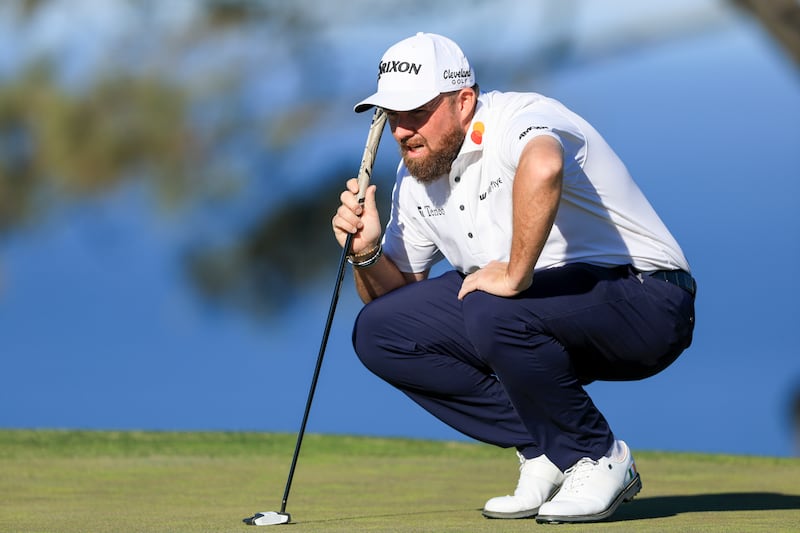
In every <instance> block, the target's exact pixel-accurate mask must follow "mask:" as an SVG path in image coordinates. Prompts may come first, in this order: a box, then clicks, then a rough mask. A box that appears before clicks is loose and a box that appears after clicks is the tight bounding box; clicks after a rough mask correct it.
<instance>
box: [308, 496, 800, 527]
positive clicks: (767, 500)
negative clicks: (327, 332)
mask: <svg viewBox="0 0 800 533" xmlns="http://www.w3.org/2000/svg"><path fill="white" fill-rule="evenodd" d="M792 509H800V496H795V495H787V494H778V493H774V492H724V493H719V494H687V495H676V496H654V497H651V498H636V499H634V500H633V501H631V502H628V503H625V504H624V505H621V506H620V507H619V509H617V512H616V513H614V515H613V516H611V517H610V518H608V519H606V520H603V522H625V521H629V520H647V519H653V518H667V517H670V516H677V515H679V514H686V513H705V512H724V511H779V510H792ZM474 510H475V511H476V512H479V511H480V509H474ZM463 511H464V509H449V510H440V511H420V512H410V513H402V514H383V515H358V516H347V517H337V518H335V519H323V520H309V521H306V522H305V523H307V524H311V523H316V524H318V523H323V522H330V521H341V520H363V519H376V518H378V519H380V518H386V519H389V518H397V517H402V516H409V515H436V514H447V513H457V512H463ZM530 520H531V521H533V518H531V519H530Z"/></svg>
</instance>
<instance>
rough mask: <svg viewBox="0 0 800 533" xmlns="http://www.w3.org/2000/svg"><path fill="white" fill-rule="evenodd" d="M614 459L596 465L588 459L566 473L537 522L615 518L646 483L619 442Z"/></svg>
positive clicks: (627, 451)
mask: <svg viewBox="0 0 800 533" xmlns="http://www.w3.org/2000/svg"><path fill="white" fill-rule="evenodd" d="M614 448H615V453H613V454H612V457H601V458H600V459H599V460H597V461H594V460H592V459H589V458H588V457H584V458H583V459H581V460H580V461H578V462H577V463H575V465H574V466H573V467H572V468H569V469H568V470H567V471H566V472H565V478H564V483H563V484H562V485H561V489H559V491H558V492H557V493H556V495H555V496H553V499H552V500H550V501H549V502H547V503H545V504H544V505H542V506H541V508H540V509H539V515H538V516H537V517H536V521H537V522H541V523H547V522H549V523H559V522H596V521H598V520H603V519H606V518H608V517H609V516H611V515H612V514H614V511H616V510H617V507H619V505H620V504H621V503H622V502H624V501H625V502H627V501H630V500H632V499H633V497H634V496H636V494H638V493H639V491H640V490H641V488H642V480H641V478H640V477H639V474H638V473H637V472H636V465H635V463H634V462H633V456H632V455H631V451H630V449H629V448H628V446H627V445H626V444H625V443H624V442H623V441H616V442H615V446H614Z"/></svg>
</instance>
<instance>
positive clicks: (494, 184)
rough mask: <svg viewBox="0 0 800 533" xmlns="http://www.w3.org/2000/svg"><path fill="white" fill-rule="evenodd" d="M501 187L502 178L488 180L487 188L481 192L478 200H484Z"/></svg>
mask: <svg viewBox="0 0 800 533" xmlns="http://www.w3.org/2000/svg"><path fill="white" fill-rule="evenodd" d="M502 185H503V178H502V177H500V178H497V179H496V180H490V181H489V187H487V188H486V190H485V191H483V192H482V193H481V194H480V195H479V198H480V199H481V200H486V197H487V196H489V195H490V194H492V193H493V192H494V191H496V190H497V189H499V188H500V187H501V186H502Z"/></svg>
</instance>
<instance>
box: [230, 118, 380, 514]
mask: <svg viewBox="0 0 800 533" xmlns="http://www.w3.org/2000/svg"><path fill="white" fill-rule="evenodd" d="M384 124H386V113H385V112H384V111H383V110H382V109H381V108H379V107H376V108H375V114H373V115H372V122H371V124H370V126H369V134H368V135H367V144H366V146H365V147H364V156H363V157H362V158H361V168H360V169H359V171H358V202H359V203H364V195H365V194H366V191H367V186H369V180H370V178H371V176H372V167H373V166H374V164H375V155H376V153H377V152H378V144H380V141H381V134H382V133H383V126H384ZM352 241H353V234H352V233H348V234H347V238H346V239H345V242H344V246H343V247H342V256H341V258H340V259H339V271H338V273H337V275H336V283H335V284H334V288H333V296H332V297H331V304H330V308H329V309H328V319H327V320H326V322H325V329H324V330H323V333H322V343H321V344H320V347H319V354H318V355H317V365H316V367H315V368H314V375H313V376H312V378H311V386H310V388H309V391H308V398H307V400H306V408H305V411H304V412H303V421H302V422H301V423H300V431H298V433H297V442H296V444H295V446H294V454H293V455H292V464H291V466H290V467H289V476H288V478H287V479H286V487H285V488H284V491H283V500H282V501H281V510H280V511H278V512H275V511H267V512H262V513H256V514H254V515H253V516H250V517H247V518H244V519H243V520H242V522H244V523H245V524H248V525H251V526H272V525H276V524H288V523H289V522H290V521H291V520H292V517H291V515H290V514H289V513H287V512H286V502H287V500H288V499H289V491H290V490H291V488H292V479H293V478H294V471H295V468H296V467H297V458H298V457H299V456H300V446H301V445H302V443H303V435H304V434H305V432H306V424H307V423H308V414H309V412H310V411H311V402H312V401H313V399H314V391H315V390H316V388H317V381H318V380H319V372H320V369H321V368H322V359H323V357H324V356H325V347H326V346H327V344H328V336H329V335H330V332H331V324H332V323H333V315H334V312H335V311H336V304H337V302H338V301H339V290H340V289H341V287H342V279H343V278H344V269H345V264H346V262H347V254H348V253H349V252H350V246H351V245H352Z"/></svg>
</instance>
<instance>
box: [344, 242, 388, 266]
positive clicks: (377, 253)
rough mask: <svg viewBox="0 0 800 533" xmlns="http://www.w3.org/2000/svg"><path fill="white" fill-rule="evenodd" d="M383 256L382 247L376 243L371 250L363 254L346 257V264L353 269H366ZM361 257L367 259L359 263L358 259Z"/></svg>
mask: <svg viewBox="0 0 800 533" xmlns="http://www.w3.org/2000/svg"><path fill="white" fill-rule="evenodd" d="M382 255H383V246H382V245H381V243H378V244H377V245H376V246H374V247H373V248H372V249H371V250H369V251H368V252H365V253H360V254H354V255H348V256H347V262H348V263H350V264H351V265H353V266H354V267H355V268H366V267H368V266H372V265H374V264H375V263H377V262H378V259H380V258H381V256H382ZM361 257H367V258H366V259H364V260H363V261H359V260H358V259H359V258H361Z"/></svg>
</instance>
